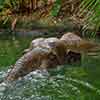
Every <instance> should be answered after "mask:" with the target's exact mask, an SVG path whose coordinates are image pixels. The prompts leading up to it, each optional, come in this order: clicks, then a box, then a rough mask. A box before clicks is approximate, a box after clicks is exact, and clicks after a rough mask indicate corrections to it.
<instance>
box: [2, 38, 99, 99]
mask: <svg viewBox="0 0 100 100" xmlns="http://www.w3.org/2000/svg"><path fill="white" fill-rule="evenodd" d="M31 40H32V38H23V39H22V38H16V39H15V40H13V41H12V40H11V39H1V40H0V66H1V71H0V80H2V79H3V78H4V77H5V76H6V73H7V71H8V69H9V67H11V66H10V65H12V64H14V63H15V61H16V59H18V58H19V57H20V56H21V55H22V52H23V50H24V49H25V48H27V47H28V46H29V43H30V41H31ZM99 65H100V54H98V57H90V56H83V57H82V64H81V65H78V64H76V65H63V66H58V67H57V68H55V69H52V70H49V73H47V72H45V73H42V72H40V71H34V72H31V73H30V74H28V75H27V76H25V77H24V78H22V79H19V80H17V81H15V82H12V83H5V82H2V83H1V84H0V100H100V90H99V89H100V77H99V76H100V67H99Z"/></svg>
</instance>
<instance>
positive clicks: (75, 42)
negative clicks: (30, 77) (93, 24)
mask: <svg viewBox="0 0 100 100" xmlns="http://www.w3.org/2000/svg"><path fill="white" fill-rule="evenodd" d="M97 48H99V49H97ZM96 50H100V46H99V45H97V44H96V43H93V42H90V41H87V40H85V39H82V38H81V37H79V36H77V35H76V34H74V33H71V32H68V33H66V34H64V35H63V36H62V37H61V38H60V39H58V38H56V37H51V38H37V39H35V40H33V41H32V42H31V44H30V47H29V48H28V49H26V50H25V54H24V55H23V56H22V57H21V58H19V59H18V60H17V61H16V63H15V65H14V66H13V68H12V69H11V71H10V72H9V73H8V75H7V77H6V80H7V81H14V80H17V79H18V78H19V77H23V76H25V75H27V74H28V73H30V72H32V71H34V70H36V69H39V70H43V69H46V70H48V69H49V68H55V67H56V66H57V65H63V64H64V63H66V62H68V61H69V62H70V59H73V58H74V61H77V60H79V61H80V59H81V54H82V53H88V52H90V51H91V52H95V51H96Z"/></svg>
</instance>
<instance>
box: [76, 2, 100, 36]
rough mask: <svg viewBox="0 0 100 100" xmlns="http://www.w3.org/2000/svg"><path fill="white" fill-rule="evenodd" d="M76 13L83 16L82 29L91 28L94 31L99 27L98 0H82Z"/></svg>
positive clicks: (99, 7) (99, 4) (99, 3)
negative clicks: (83, 23)
mask: <svg viewBox="0 0 100 100" xmlns="http://www.w3.org/2000/svg"><path fill="white" fill-rule="evenodd" d="M78 15H79V16H81V17H82V16H84V22H85V25H84V27H83V30H85V31H86V30H87V29H88V28H91V29H92V30H93V31H94V32H95V31H98V29H99V28H100V0H82V2H81V4H80V10H79V12H78ZM92 34H93V33H92ZM93 35H94V34H93Z"/></svg>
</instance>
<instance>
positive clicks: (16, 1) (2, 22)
mask: <svg viewBox="0 0 100 100" xmlns="http://www.w3.org/2000/svg"><path fill="white" fill-rule="evenodd" d="M99 11H100V0H0V28H7V27H9V28H10V29H12V30H14V28H15V25H16V23H17V24H19V27H20V26H21V25H22V23H23V22H24V24H25V22H26V23H31V22H32V21H36V20H37V21H39V22H41V19H42V20H43V21H42V23H44V19H46V20H47V23H49V24H48V25H52V24H53V25H55V24H56V23H57V24H58V23H60V24H61V22H63V21H64V20H65V19H69V20H70V21H71V22H72V23H74V24H75V25H77V26H82V28H81V30H82V31H83V32H84V31H85V32H86V31H87V30H88V29H89V30H91V31H92V33H91V35H94V33H96V32H98V31H99V29H100V17H99V16H100V13H99ZM20 24H21V25H20ZM31 24H32V23H31ZM43 25H44V24H43ZM24 26H25V25H24ZM30 26H31V25H29V27H30Z"/></svg>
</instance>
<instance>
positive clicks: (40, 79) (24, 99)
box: [0, 70, 99, 100]
mask: <svg viewBox="0 0 100 100" xmlns="http://www.w3.org/2000/svg"><path fill="white" fill-rule="evenodd" d="M5 73H6V71H5V72H0V77H2V78H3V77H4V75H5ZM82 86H83V87H84V88H82ZM80 87H81V88H80ZM87 87H88V89H90V90H91V91H92V90H93V91H95V90H96V91H99V90H97V89H96V88H94V87H93V86H92V85H90V84H89V83H87V82H84V81H80V80H77V79H74V78H69V77H66V76H65V75H60V74H57V75H55V76H50V75H49V74H48V73H47V72H45V71H44V72H41V71H39V70H37V71H34V72H31V73H30V74H28V75H26V76H25V77H24V78H22V79H19V80H17V81H15V82H13V83H10V84H8V83H4V82H3V83H1V84H0V100H67V99H68V100H77V99H79V100H81V99H80V98H83V99H82V100H89V99H86V98H85V97H88V96H90V97H89V98H92V97H93V96H92V95H93V94H92V92H91V93H90V94H88V92H87V89H86V88H87ZM91 87H92V88H91ZM85 89H86V90H85ZM83 90H84V91H85V92H86V93H84V91H83ZM98 93H99V92H98ZM87 94H88V95H87ZM95 94H96V92H95V93H94V96H95ZM96 95H97V94H96ZM76 98H77V99H76ZM90 100H95V99H90ZM97 100H99V99H97Z"/></svg>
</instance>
